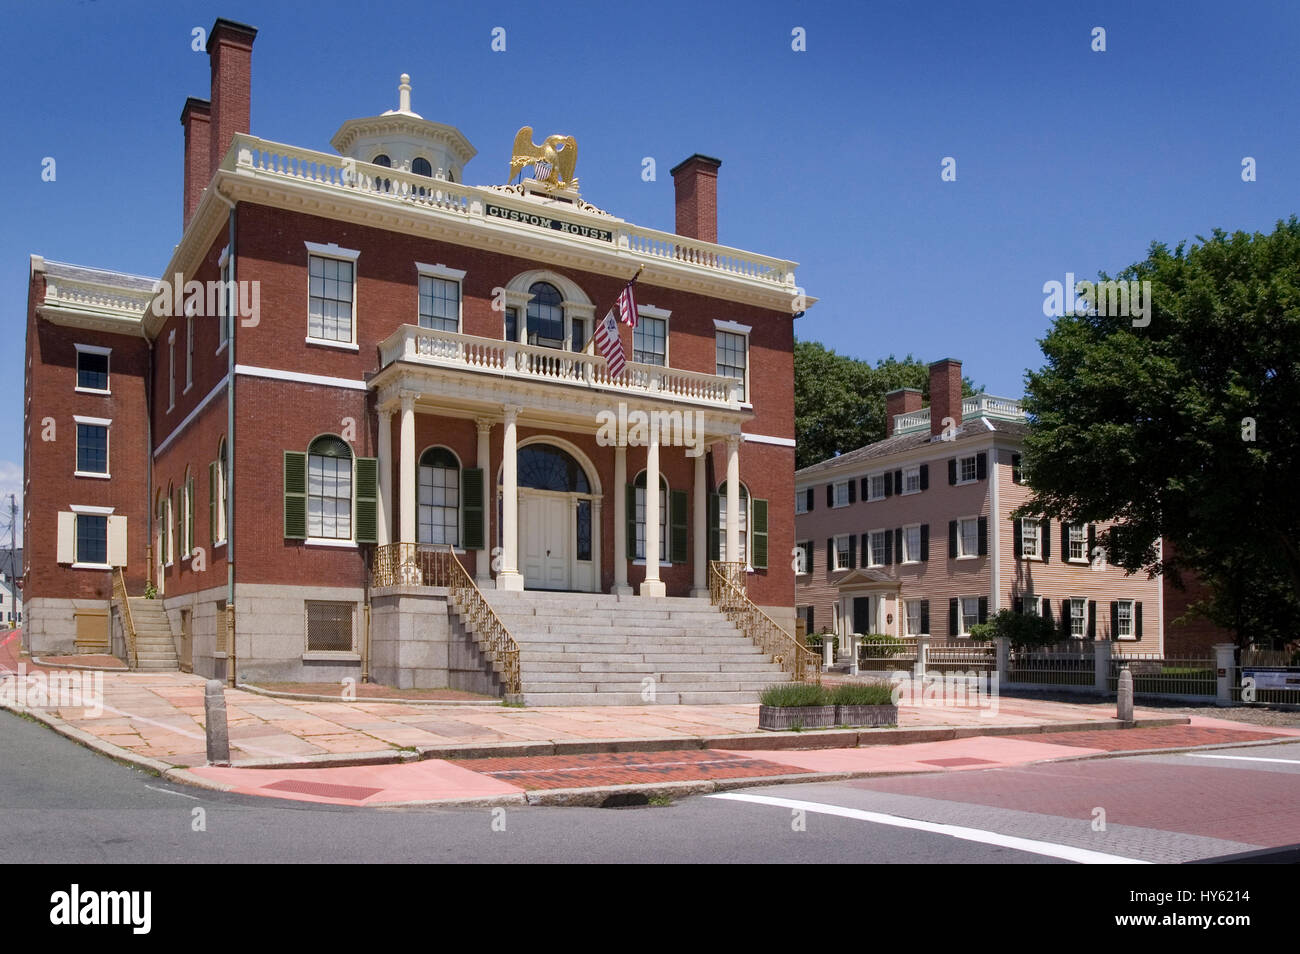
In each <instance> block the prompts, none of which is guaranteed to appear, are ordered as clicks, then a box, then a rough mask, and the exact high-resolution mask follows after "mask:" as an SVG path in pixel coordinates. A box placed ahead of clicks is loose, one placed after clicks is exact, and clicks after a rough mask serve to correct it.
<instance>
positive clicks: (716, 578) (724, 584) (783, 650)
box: [709, 560, 822, 685]
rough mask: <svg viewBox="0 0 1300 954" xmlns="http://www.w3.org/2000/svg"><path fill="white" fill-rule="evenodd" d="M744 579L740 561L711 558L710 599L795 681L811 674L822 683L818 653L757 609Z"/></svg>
mask: <svg viewBox="0 0 1300 954" xmlns="http://www.w3.org/2000/svg"><path fill="white" fill-rule="evenodd" d="M744 579H745V565H744V564H743V563H723V562H720V561H717V560H714V561H712V562H710V563H709V602H711V603H712V604H713V605H714V606H716V607H718V609H720V610H722V613H723V615H725V616H726V617H727V619H729V620H731V622H733V623H735V624H736V626H737V627H738V628H739V629H740V631H741V632H742V633H744V634H745V636H747V637H748V638H749V639H751V640H753V641H754V642H755V643H757V644H758V646H759V648H760V649H762V650H763V652H765V653H767V654H768V655H770V656H771V657H772V660H773V661H774V662H775V663H776V664H777V665H778V666H780V667H781V668H782V670H784V671H785V672H788V673H790V675H792V676H793V677H794V679H795V681H796V682H803V681H804V680H805V679H807V678H808V677H809V676H811V677H812V681H813V682H815V683H817V684H818V685H821V681H822V671H821V659H820V657H818V656H817V654H816V653H814V652H812V651H811V650H810V649H808V647H806V646H803V645H801V644H800V643H799V641H798V640H797V639H795V638H794V637H793V636H791V635H790V634H789V633H787V632H786V631H785V630H784V629H782V628H781V626H780V624H778V623H777V622H776V620H774V619H772V617H770V616H768V615H767V614H766V613H764V612H763V611H762V610H761V609H759V607H758V606H757V605H756V604H755V603H754V602H753V601H752V600H751V599H750V598H749V594H748V593H746V592H745V587H744V584H743V581H744Z"/></svg>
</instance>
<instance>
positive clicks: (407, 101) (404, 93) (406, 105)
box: [397, 73, 411, 113]
mask: <svg viewBox="0 0 1300 954" xmlns="http://www.w3.org/2000/svg"><path fill="white" fill-rule="evenodd" d="M397 111H398V112H399V113H409V112H410V111H411V74H410V73H403V74H402V77H401V81H400V82H399V83H398V86H397Z"/></svg>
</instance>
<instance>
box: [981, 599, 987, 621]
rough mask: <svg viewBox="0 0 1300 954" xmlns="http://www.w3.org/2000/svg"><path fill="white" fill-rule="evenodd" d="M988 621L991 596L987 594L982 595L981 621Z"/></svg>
mask: <svg viewBox="0 0 1300 954" xmlns="http://www.w3.org/2000/svg"><path fill="white" fill-rule="evenodd" d="M988 621H989V598H988V597H987V596H981V597H980V622H981V623H987V622H988Z"/></svg>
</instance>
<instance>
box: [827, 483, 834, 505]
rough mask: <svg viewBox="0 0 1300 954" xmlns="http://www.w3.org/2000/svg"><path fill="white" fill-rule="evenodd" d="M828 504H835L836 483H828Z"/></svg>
mask: <svg viewBox="0 0 1300 954" xmlns="http://www.w3.org/2000/svg"><path fill="white" fill-rule="evenodd" d="M826 506H827V507H834V506H835V485H834V484H827V485H826Z"/></svg>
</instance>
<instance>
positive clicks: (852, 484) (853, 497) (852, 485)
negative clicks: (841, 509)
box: [849, 480, 858, 503]
mask: <svg viewBox="0 0 1300 954" xmlns="http://www.w3.org/2000/svg"><path fill="white" fill-rule="evenodd" d="M857 489H858V485H857V482H856V481H853V480H850V481H849V503H857V502H858V494H857Z"/></svg>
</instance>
